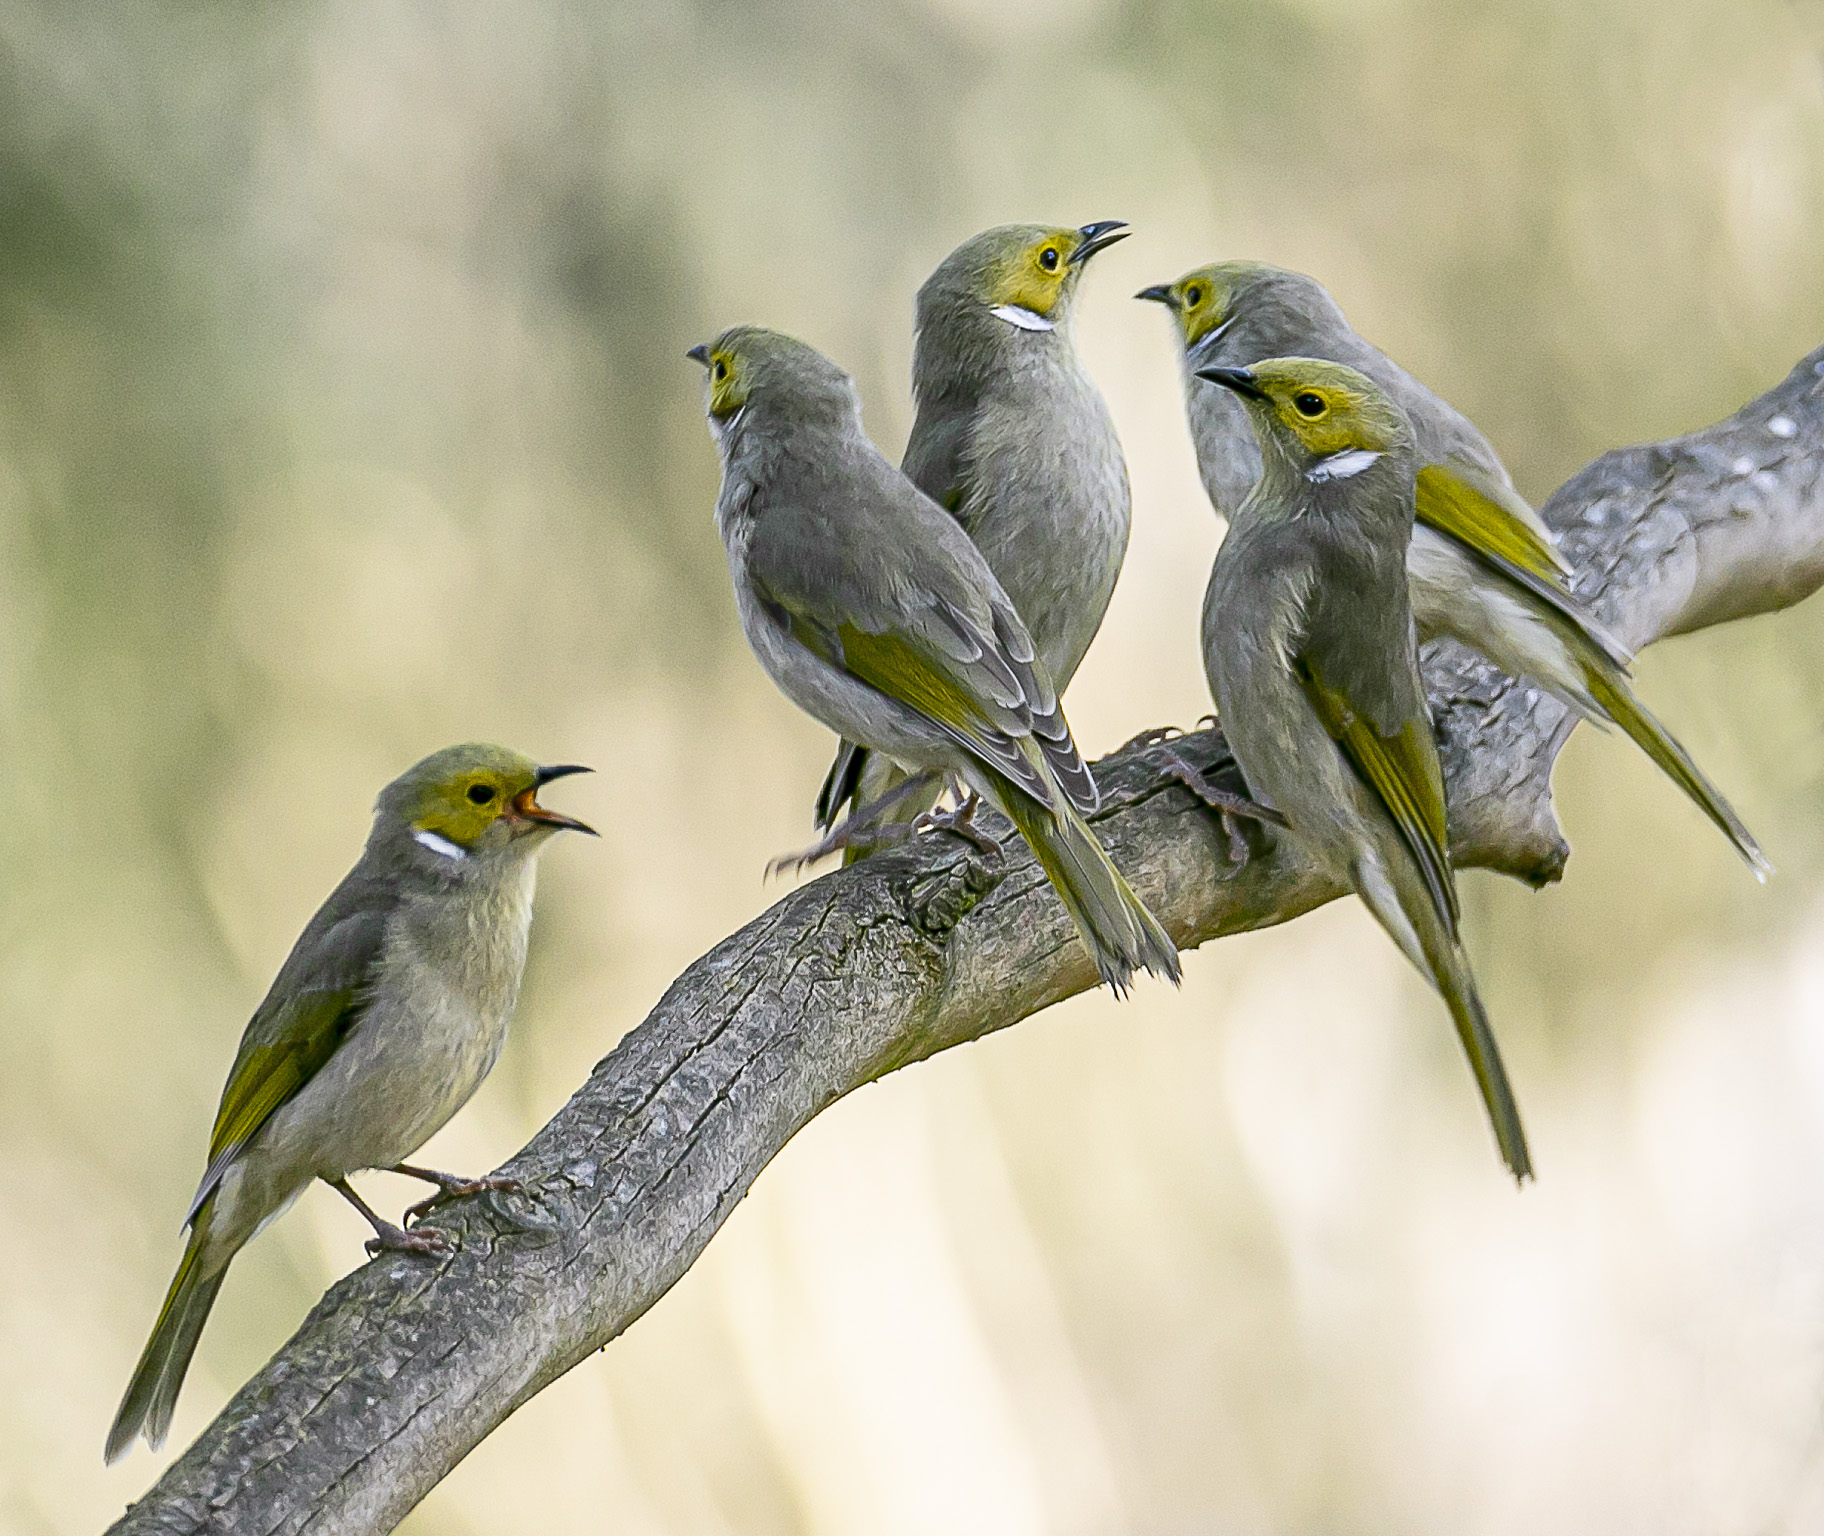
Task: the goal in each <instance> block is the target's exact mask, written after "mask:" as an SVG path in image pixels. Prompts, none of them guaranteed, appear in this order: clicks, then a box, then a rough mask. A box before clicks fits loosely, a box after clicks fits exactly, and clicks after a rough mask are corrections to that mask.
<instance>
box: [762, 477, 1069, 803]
mask: <svg viewBox="0 0 1824 1536" xmlns="http://www.w3.org/2000/svg"><path fill="white" fill-rule="evenodd" d="M881 467H882V468H883V469H884V470H885V472H886V474H887V475H890V476H892V481H890V482H883V483H882V484H880V485H879V486H878V487H877V489H878V490H879V491H880V493H881V494H880V495H879V496H878V497H876V498H871V500H872V501H873V504H872V505H870V506H869V507H868V508H867V509H866V513H867V515H865V516H854V515H852V510H851V515H839V516H835V517H818V516H816V515H814V514H813V513H811V512H809V511H807V510H806V509H805V508H804V507H803V506H802V505H801V504H798V503H791V502H788V503H783V504H778V505H768V506H764V507H759V508H757V509H756V516H755V528H754V533H753V536H752V539H751V541H750V544H749V549H748V557H749V558H748V572H749V576H750V579H751V580H752V582H753V586H754V591H755V595H756V596H757V597H758V598H759V600H760V602H761V604H762V606H763V607H764V608H765V609H766V610H767V612H768V613H769V614H770V615H771V617H772V618H773V620H774V621H775V622H776V623H778V624H779V625H780V627H781V628H783V629H785V630H786V631H787V632H788V633H789V634H790V635H791V636H792V638H793V639H795V640H797V641H798V642H799V643H800V644H801V645H803V646H805V647H806V648H807V649H808V650H810V651H811V652H813V653H814V654H815V655H817V656H818V657H820V658H821V659H822V660H823V661H825V662H827V663H829V664H830V665H831V666H836V667H840V668H842V669H843V670H844V671H846V672H848V673H849V674H850V675H851V676H853V677H855V678H857V679H859V680H860V681H862V682H864V683H866V684H868V686H869V687H871V688H875V689H877V690H878V691H880V692H881V693H884V694H886V695H887V696H888V697H890V698H893V699H896V700H898V701H899V702H900V703H902V704H905V705H908V706H909V707H911V708H913V709H915V710H917V711H918V712H919V713H920V714H922V715H924V716H925V717H926V718H927V719H928V720H930V721H931V722H932V723H933V724H934V725H936V726H937V727H938V728H939V729H940V730H942V731H943V732H944V733H945V734H946V735H948V736H950V737H951V738H952V739H953V740H955V741H956V742H958V743H959V744H960V745H962V746H963V747H965V748H966V749H967V750H969V751H970V752H972V753H974V754H975V755H976V756H978V757H980V758H982V759H983V760H985V761H986V762H988V763H989V764H991V765H992V766H993V767H995V768H997V769H998V770H1000V771H1001V772H1002V773H1004V774H1005V775H1006V776H1007V777H1008V778H1010V779H1011V780H1012V781H1013V782H1014V783H1016V784H1018V785H1019V786H1020V787H1021V788H1022V789H1024V790H1026V791H1027V792H1028V793H1030V794H1032V795H1033V796H1034V797H1035V798H1036V799H1038V800H1039V801H1040V802H1041V803H1043V804H1046V805H1049V804H1051V803H1052V799H1051V787H1050V784H1049V783H1048V782H1047V781H1048V778H1054V779H1055V780H1056V782H1057V784H1058V786H1059V787H1060V788H1062V789H1063V790H1064V792H1065V795H1066V796H1067V797H1068V798H1069V800H1070V802H1071V803H1072V804H1073V805H1074V806H1076V807H1077V809H1078V810H1079V811H1081V812H1083V813H1084V814H1088V813H1089V812H1091V811H1093V810H1094V809H1095V808H1096V806H1097V805H1098V804H1099V803H1100V796H1099V795H1098V793H1097V790H1096V786H1095V780H1094V778H1093V777H1092V776H1091V774H1090V771H1089V768H1088V766H1087V765H1086V764H1085V763H1084V761H1083V757H1082V754H1081V753H1080V752H1078V750H1077V746H1076V743H1075V741H1073V740H1072V738H1071V734H1070V727H1069V726H1068V725H1067V724H1066V723H1065V720H1064V715H1063V711H1062V710H1061V709H1060V707H1059V705H1058V696H1057V691H1056V689H1054V688H1053V687H1052V685H1051V680H1050V678H1049V677H1048V676H1047V675H1046V672H1045V669H1044V665H1043V663H1041V662H1040V661H1039V660H1038V659H1037V656H1036V654H1035V651H1034V648H1033V643H1032V636H1031V635H1030V634H1028V633H1027V630H1026V626H1025V624H1024V623H1023V622H1022V621H1021V619H1020V616H1019V614H1018V613H1016V612H1015V611H1014V607H1013V604H1012V603H1011V602H1010V601H1009V600H1008V598H1007V595H1006V593H1004V592H1003V591H1001V589H1000V584H999V583H998V582H997V581H995V579H994V574H993V572H992V571H990V570H989V568H988V564H987V562H986V561H985V560H983V559H982V556H981V552H980V551H979V550H977V549H976V547H975V545H974V544H973V543H971V542H970V540H969V537H968V535H967V534H965V533H964V532H963V531H962V529H961V528H959V527H958V526H957V525H956V523H955V522H954V521H953V520H952V519H951V518H950V517H949V516H947V515H946V514H944V513H943V512H942V511H941V510H940V509H939V508H938V507H936V506H935V505H934V504H933V503H932V502H931V501H930V500H929V499H928V498H926V497H924V496H923V495H922V494H920V493H919V492H918V491H917V490H916V488H915V487H913V486H912V485H911V484H910V482H908V481H907V480H905V478H904V477H903V476H901V475H900V474H899V473H898V472H897V471H895V470H893V469H891V467H890V466H886V465H884V463H883V465H882V466H881ZM844 489H845V490H847V491H848V492H849V494H851V495H852V494H855V489H854V487H853V486H852V485H851V486H848V487H844ZM908 565H909V566H910V569H908V568H907V566H908ZM1028 740H1030V742H1031V745H1032V747H1036V749H1037V752H1036V753H1034V752H1032V751H1031V750H1030V749H1029V748H1028V746H1027V745H1026V743H1027V742H1028ZM1035 757H1040V758H1042V759H1043V763H1044V765H1045V766H1041V765H1040V763H1039V762H1038V761H1035V760H1034V759H1035ZM1046 767H1049V769H1050V774H1049V775H1048V774H1047V773H1046V771H1045V768H1046Z"/></svg>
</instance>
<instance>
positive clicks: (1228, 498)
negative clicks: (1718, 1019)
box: [1137, 261, 1771, 878]
mask: <svg viewBox="0 0 1824 1536" xmlns="http://www.w3.org/2000/svg"><path fill="white" fill-rule="evenodd" d="M1137 297H1139V298H1142V299H1150V300H1153V301H1155V302H1157V303H1160V304H1163V305H1165V306H1166V307H1167V308H1168V309H1169V310H1171V312H1172V314H1173V316H1174V317H1175V319H1176V320H1177V323H1178V334H1179V339H1180V342H1181V344H1182V354H1181V356H1182V361H1183V366H1184V389H1185V406H1186V410H1187V412H1188V414H1189V417H1190V426H1191V438H1192V441H1193V442H1194V444H1195V446H1196V449H1197V464H1198V468H1199V469H1200V471H1201V472H1202V476H1203V484H1204V489H1205V490H1207V491H1208V492H1209V496H1210V500H1211V502H1212V503H1213V504H1214V505H1215V507H1216V510H1217V511H1218V512H1219V513H1221V514H1222V515H1224V516H1225V517H1226V516H1232V515H1233V514H1234V512H1235V509H1236V508H1237V507H1239V506H1240V505H1241V502H1242V499H1243V498H1244V497H1245V496H1246V495H1247V494H1248V491H1249V490H1250V488H1252V486H1253V485H1254V482H1255V479H1256V477H1257V476H1258V475H1259V473H1260V451H1259V449H1258V447H1257V446H1256V444H1255V441H1254V434H1253V432H1252V431H1251V430H1250V427H1249V423H1248V417H1247V413H1246V412H1244V411H1243V410H1242V409H1241V408H1240V406H1239V405H1238V404H1237V402H1236V400H1235V398H1234V396H1233V395H1232V394H1230V392H1229V391H1227V390H1224V389H1220V388H1217V387H1215V386H1213V385H1211V384H1210V383H1208V382H1207V381H1205V380H1204V379H1202V378H1201V377H1200V376H1199V374H1200V370H1203V369H1206V368H1211V367H1241V366H1246V365H1247V364H1250V363H1252V362H1254V361H1256V360H1257V359H1259V358H1263V357H1286V356H1303V357H1318V358H1326V359H1328V360H1330V361H1332V362H1338V363H1344V364H1346V365H1348V366H1349V367H1351V368H1355V369H1357V370H1359V371H1360V372H1362V373H1364V374H1366V375H1367V376H1368V377H1369V378H1371V379H1373V380H1374V381H1375V383H1376V384H1377V385H1379V386H1380V388H1382V389H1383V390H1385V391H1386V392H1387V394H1389V395H1390V396H1391V397H1392V398H1393V399H1394V400H1395V401H1397V402H1398V404H1399V405H1400V407H1401V408H1402V409H1403V410H1404V411H1405V412H1406V414H1407V416H1408V417H1409V418H1410V419H1411V421H1412V425H1413V431H1414V433H1415V434H1416V437H1417V443H1418V479H1417V516H1418V521H1417V526H1416V528H1415V530H1414V533H1413V539H1412V545H1411V549H1410V552H1409V553H1408V556H1407V562H1406V569H1407V575H1408V577H1409V579H1410V581H1411V584H1412V607H1413V616H1414V618H1415V620H1416V621H1417V623H1418V628H1419V637H1420V639H1422V640H1429V639H1432V638H1433V637H1435V636H1438V635H1451V636H1454V637H1455V638H1456V639H1458V640H1461V641H1462V642H1463V643H1464V644H1466V645H1468V646H1469V647H1471V648H1472V649H1473V650H1476V651H1479V652H1481V654H1482V655H1484V656H1486V657H1487V658H1488V659H1489V660H1490V661H1492V662H1494V663H1495V665H1497V666H1498V667H1500V668H1501V669H1502V670H1503V671H1505V672H1508V673H1509V674H1511V675H1512V676H1515V677H1530V678H1532V679H1533V680H1534V681H1535V682H1538V683H1540V684H1541V685H1543V686H1544V687H1545V689H1546V690H1547V691H1548V692H1550V693H1551V694H1552V695H1553V696H1554V697H1556V698H1558V699H1559V700H1561V701H1562V702H1563V703H1564V704H1565V705H1567V706H1568V707H1569V708H1571V709H1574V710H1576V711H1577V712H1578V713H1579V714H1580V715H1582V716H1584V717H1585V718H1587V719H1589V720H1592V721H1594V722H1595V723H1597V724H1598V725H1607V724H1613V725H1617V726H1619V727H1620V728H1621V729H1622V730H1623V731H1625V732H1626V733H1627V734H1628V735H1629V736H1630V737H1632V738H1633V739H1634V741H1635V742H1636V743H1637V744H1638V745H1639V746H1640V748H1641V750H1642V751H1644V752H1645V753H1646V754H1647V756H1648V757H1650V758H1651V759H1652V760H1653V761H1654V763H1656V764H1657V765H1658V766H1659V767H1660V768H1661V769H1662V770H1663V771H1664V772H1665V773H1666V774H1667V775H1668V776H1669V777H1670V778H1671V779H1672V781H1673V782H1674V783H1675V784H1677V785H1678V786H1679V788H1680V789H1682V790H1684V792H1685V793H1686V794H1687V795H1689V796H1690V797H1691V799H1692V801H1693V802H1694V803H1695V804H1696V805H1697V806H1698V808H1699V809H1700V810H1702V811H1703V813H1704V814H1705V815H1706V816H1708V817H1709V818H1710V820H1711V821H1713V822H1714V823H1715V824H1716V825H1717V827H1718V828H1720V829H1721V831H1722V833H1723V835H1724V836H1725V837H1727V838H1728V839H1729V841H1730V842H1731V843H1732V844H1734V846H1735V848H1736V850H1737V852H1739V853H1740V854H1741V856H1742V857H1743V858H1744V859H1745V860H1746V861H1747V862H1748V865H1749V867H1750V868H1751V869H1753V870H1754V872H1755V874H1756V875H1757V877H1761V878H1765V876H1766V874H1767V873H1768V872H1769V870H1770V869H1771V866H1770V865H1769V864H1768V862H1767V860H1766V858H1765V856H1764V855H1763V854H1762V852H1761V850H1760V847H1759V845H1758V844H1757V843H1756V842H1755V840H1754V838H1753V837H1752V836H1751V835H1750V833H1749V831H1748V829H1747V827H1745V826H1744V825H1743V824H1742V821H1741V818H1740V817H1738V816H1737V815H1736V814H1735V811H1734V810H1733V809H1732V808H1731V807H1730V805H1729V803H1728V801H1727V800H1725V799H1724V798H1723V796H1722V795H1721V794H1720V793H1719V792H1718V790H1717V789H1716V786H1715V785H1713V784H1712V783H1711V782H1710V781H1709V779H1708V778H1706V777H1705V776H1704V774H1703V772H1702V770H1700V769H1699V768H1698V766H1697V764H1696V763H1695V762H1694V761H1693V760H1692V758H1691V754H1690V753H1688V752H1687V751H1686V750H1685V749H1684V748H1683V747H1682V746H1681V745H1680V744H1679V743H1678V741H1677V740H1675V739H1674V738H1673V736H1672V734H1671V733H1670V732H1669V731H1667V730H1666V728H1665V727H1664V726H1663V725H1661V724H1660V723H1659V721H1658V720H1656V719H1654V717H1653V716H1652V715H1651V714H1650V713H1649V712H1648V710H1647V709H1646V707H1645V706H1644V705H1643V704H1642V703H1641V702H1640V700H1639V699H1638V698H1636V697H1635V695H1634V688H1633V684H1632V683H1631V681H1630V679H1629V676H1628V665H1629V661H1630V657H1629V655H1628V653H1627V651H1626V650H1625V649H1623V647H1622V646H1621V645H1620V644H1619V643H1618V642H1617V641H1616V640H1615V639H1614V637H1613V636H1611V635H1609V634H1607V633H1606V632H1605V631H1604V630H1603V628H1602V627H1601V626H1600V625H1599V624H1597V623H1596V622H1595V621H1594V620H1593V619H1592V618H1591V617H1590V615H1589V614H1588V612H1587V611H1586V610H1585V609H1584V607H1583V605H1582V604H1581V603H1579V602H1578V600H1577V599H1576V598H1575V597H1574V596H1573V595H1572V591H1571V585H1570V574H1571V573H1570V571H1569V569H1568V568H1567V566H1566V565H1565V563H1564V561H1563V558H1562V557H1561V555H1560V554H1559V551H1558V548H1557V543H1556V540H1555V538H1554V536H1553V535H1552V534H1551V532H1550V531H1549V530H1548V529H1547V528H1546V527H1545V525H1544V524H1543V523H1542V522H1541V521H1540V519H1539V516H1538V514H1537V513H1536V512H1534V510H1533V509H1532V508H1531V507H1530V506H1529V505H1528V504H1527V503H1526V501H1525V499H1524V498H1523V497H1522V496H1521V495H1520V494H1519V493H1518V492H1517V491H1515V490H1514V488H1513V482H1512V480H1511V479H1510V477H1509V476H1508V473H1507V468H1506V466H1505V465H1503V464H1502V462H1501V460H1500V458H1499V456H1497V454H1496V453H1495V450H1494V449H1493V448H1492V447H1490V446H1489V443H1488V440H1487V439H1486V438H1484V437H1483V436H1482V434H1481V433H1480V432H1479V431H1477V430H1476V428H1475V425H1474V424H1473V423H1472V422H1471V421H1470V420H1469V419H1468V418H1467V417H1465V416H1464V415H1463V414H1462V413H1461V412H1459V411H1457V410H1456V409H1454V408H1453V407H1452V406H1451V405H1450V404H1449V403H1448V402H1447V401H1445V400H1442V399H1440V398H1439V397H1438V396H1437V395H1435V394H1433V393H1432V392H1431V391H1430V390H1429V389H1427V388H1426V387H1425V386H1424V385H1423V384H1421V383H1420V382H1419V381H1418V380H1417V379H1415V378H1413V377H1412V375H1411V374H1409V373H1407V372H1406V371H1405V369H1403V368H1401V367H1400V366H1399V365H1398V364H1397V363H1395V362H1394V361H1393V360H1392V359H1391V358H1389V357H1387V356H1386V355H1385V354H1384V353H1382V352H1381V351H1379V350H1378V349H1377V348H1375V347H1374V346H1372V345H1370V344H1369V343H1368V342H1367V341H1365V340H1363V339H1362V337H1360V336H1358V335H1357V334H1356V333H1355V331H1354V330H1353V329H1351V327H1350V325H1349V322H1348V321H1347V320H1346V319H1345V318H1344V316H1343V312H1342V310H1341V309H1340V308H1338V306H1337V304H1336V301H1335V300H1334V299H1333V298H1331V296H1330V295H1329V293H1328V292H1326V291H1325V289H1324V288H1323V287H1322V286H1321V285H1320V284H1318V283H1317V282H1315V281H1313V280H1312V279H1311V278H1308V277H1305V276H1303V275H1301V274H1299V273H1296V272H1287V271H1285V270H1283V269H1281V268H1279V267H1269V266H1263V265H1261V264H1259V263H1257V262H1245V261H1230V262H1219V263H1217V264H1216V265H1214V266H1208V267H1199V268H1197V269H1196V270H1195V271H1193V272H1188V273H1186V274H1185V275H1184V276H1183V277H1181V278H1179V279H1178V281H1177V282H1175V283H1170V284H1161V285H1159V286H1157V287H1153V288H1147V289H1143V290H1142V291H1141V292H1140V293H1139V294H1138V295H1137Z"/></svg>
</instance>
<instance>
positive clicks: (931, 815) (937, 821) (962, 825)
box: [911, 791, 1003, 859]
mask: <svg viewBox="0 0 1824 1536" xmlns="http://www.w3.org/2000/svg"><path fill="white" fill-rule="evenodd" d="M981 803H982V797H981V796H980V795H978V794H975V793H974V792H973V791H971V793H970V794H969V796H968V798H966V799H965V800H964V801H963V803H962V804H961V805H959V806H958V807H957V808H956V809H955V810H953V811H921V812H920V813H919V814H918V816H917V817H915V818H914V819H913V821H912V823H911V830H912V832H913V834H914V835H916V834H917V833H920V832H953V833H955V834H956V835H957V836H958V837H960V838H962V839H963V841H964V842H966V843H973V844H974V845H975V847H976V848H978V849H980V850H981V851H982V852H983V853H985V854H987V855H988V857H989V858H991V859H998V858H1000V856H1001V854H1002V852H1003V850H1002V848H1001V845H1000V844H999V843H998V842H996V841H995V840H994V839H993V838H992V837H990V836H989V835H988V834H987V833H986V832H984V831H983V830H982V829H981V828H980V827H978V826H977V825H976V824H975V810H976V807H977V806H979V805H980V804H981Z"/></svg>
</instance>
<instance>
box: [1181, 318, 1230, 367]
mask: <svg viewBox="0 0 1824 1536" xmlns="http://www.w3.org/2000/svg"><path fill="white" fill-rule="evenodd" d="M1240 318H1241V316H1240V315H1230V316H1229V318H1228V319H1227V320H1224V321H1223V322H1222V324H1221V325H1218V326H1215V327H1213V328H1212V329H1210V330H1207V331H1205V332H1204V333H1203V334H1202V335H1201V336H1199V337H1198V338H1197V339H1196V340H1195V341H1193V342H1192V343H1191V347H1190V353H1191V358H1192V360H1193V361H1201V360H1202V355H1203V354H1204V353H1205V352H1213V351H1214V350H1215V349H1216V343H1217V342H1219V341H1221V340H1222V333H1223V332H1224V331H1226V330H1227V329H1228V328H1229V327H1230V326H1231V325H1233V324H1234V323H1235V322H1236V321H1237V320H1239V319H1240Z"/></svg>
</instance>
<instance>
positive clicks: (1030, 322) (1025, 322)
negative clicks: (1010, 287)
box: [988, 304, 1057, 331]
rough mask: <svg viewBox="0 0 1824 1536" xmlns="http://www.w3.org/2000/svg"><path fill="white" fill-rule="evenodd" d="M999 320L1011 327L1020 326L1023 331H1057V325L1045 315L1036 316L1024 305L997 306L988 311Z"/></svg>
mask: <svg viewBox="0 0 1824 1536" xmlns="http://www.w3.org/2000/svg"><path fill="white" fill-rule="evenodd" d="M988 313H989V314H991V315H993V316H994V317H995V319H997V320H1005V321H1006V322H1007V323H1008V324H1009V325H1013V326H1018V327H1019V328H1020V329H1021V330H1022V331H1049V330H1055V329H1056V325H1057V323H1056V322H1055V321H1052V320H1047V319H1046V318H1045V317H1044V316H1043V315H1038V314H1034V313H1033V312H1032V311H1031V310H1030V309H1027V308H1026V307H1025V305H1023V304H997V305H996V306H995V307H994V308H993V309H991V310H989V311H988Z"/></svg>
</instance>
